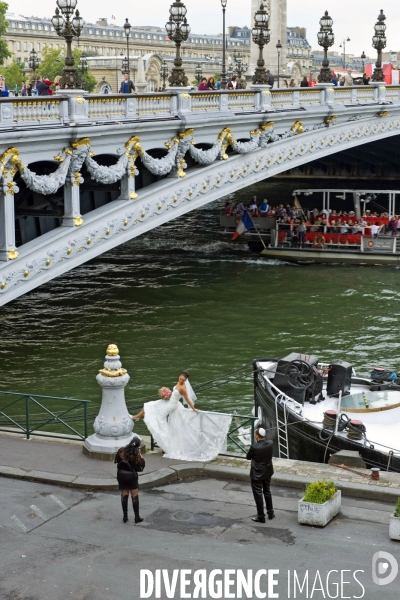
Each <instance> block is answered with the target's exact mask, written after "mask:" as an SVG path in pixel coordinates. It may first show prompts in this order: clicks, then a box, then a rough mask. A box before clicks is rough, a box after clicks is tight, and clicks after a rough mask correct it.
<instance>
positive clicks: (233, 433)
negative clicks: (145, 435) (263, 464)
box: [150, 411, 258, 456]
mask: <svg viewBox="0 0 400 600" xmlns="http://www.w3.org/2000/svg"><path fill="white" fill-rule="evenodd" d="M206 412H207V413H210V414H216V415H218V414H228V413H218V412H215V411H206ZM232 417H233V418H232V423H231V427H230V429H229V431H228V435H227V443H229V442H230V443H231V445H233V448H234V449H235V450H232V452H234V451H236V453H239V454H247V452H248V449H249V447H250V445H252V444H254V441H255V438H254V431H255V426H254V425H255V422H256V421H258V417H253V416H252V415H237V414H234V415H232ZM150 437H151V450H154V448H158V447H159V446H158V445H157V443H156V442H155V440H154V438H153V436H152V435H151V436H150ZM232 452H231V453H229V452H228V451H227V452H221V454H220V455H219V456H232Z"/></svg>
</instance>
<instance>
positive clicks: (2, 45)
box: [0, 2, 11, 65]
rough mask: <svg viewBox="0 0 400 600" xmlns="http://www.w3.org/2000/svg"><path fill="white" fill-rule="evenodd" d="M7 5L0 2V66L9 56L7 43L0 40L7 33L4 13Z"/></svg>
mask: <svg viewBox="0 0 400 600" xmlns="http://www.w3.org/2000/svg"><path fill="white" fill-rule="evenodd" d="M7 9H8V4H6V3H5V2H0V65H2V64H4V59H5V58H9V57H10V56H11V52H10V51H9V49H8V46H7V42H6V41H4V40H2V39H1V38H2V36H3V35H4V34H5V33H7V27H8V21H7V20H6V12H7Z"/></svg>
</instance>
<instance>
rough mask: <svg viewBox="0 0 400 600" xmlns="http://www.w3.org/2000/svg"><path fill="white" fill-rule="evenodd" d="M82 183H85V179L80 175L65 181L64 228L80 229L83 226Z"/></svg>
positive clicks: (77, 174)
mask: <svg viewBox="0 0 400 600" xmlns="http://www.w3.org/2000/svg"><path fill="white" fill-rule="evenodd" d="M81 183H83V177H82V176H81V174H80V173H74V174H73V175H72V176H68V177H67V179H66V181H65V184H64V217H63V222H62V225H63V227H79V226H80V225H83V219H82V215H81V194H80V187H79V186H80V184H81Z"/></svg>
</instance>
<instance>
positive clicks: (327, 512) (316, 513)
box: [298, 490, 342, 527]
mask: <svg viewBox="0 0 400 600" xmlns="http://www.w3.org/2000/svg"><path fill="white" fill-rule="evenodd" d="M341 502H342V492H341V491H340V490H338V491H337V492H336V494H335V495H334V497H333V498H331V500H327V501H326V502H324V504H315V503H314V502H304V498H302V499H301V500H299V502H298V520H299V523H301V524H303V525H314V527H325V525H326V524H327V523H329V521H330V520H331V519H333V517H334V516H335V515H337V514H338V512H340V507H341Z"/></svg>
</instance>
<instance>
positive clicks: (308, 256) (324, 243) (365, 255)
mask: <svg viewBox="0 0 400 600" xmlns="http://www.w3.org/2000/svg"><path fill="white" fill-rule="evenodd" d="M302 194H303V197H304V202H302V204H303V205H304V204H308V205H310V198H309V197H310V196H313V195H314V194H316V195H317V197H318V198H321V197H322V203H321V205H320V206H319V211H320V216H321V217H323V218H324V219H325V222H326V224H325V225H318V224H315V223H309V222H307V223H306V229H307V231H306V234H305V239H304V240H303V242H302V243H300V240H298V238H297V236H296V233H295V232H296V224H289V223H285V222H283V221H282V219H281V218H280V217H276V216H272V217H271V216H270V217H255V218H254V217H251V218H252V221H253V224H254V228H250V229H248V230H247V231H246V232H245V233H244V234H243V235H242V236H241V237H242V239H243V240H244V241H246V242H247V243H248V245H249V247H250V249H251V250H253V251H255V252H261V254H262V255H263V256H266V257H268V258H272V259H277V260H282V261H285V262H296V263H304V264H307V263H345V264H357V265H362V264H365V265H369V264H370V265H393V264H395V265H400V235H399V236H397V231H396V232H394V233H395V235H393V234H392V232H391V231H389V232H388V231H386V229H387V227H388V225H389V220H390V218H391V217H392V216H394V215H395V205H396V196H397V195H398V194H400V191H396V190H375V191H371V190H350V189H335V190H333V189H305V190H295V191H294V192H293V196H294V197H295V206H296V207H297V208H296V210H297V212H298V213H299V214H301V215H302V216H303V218H304V219H305V220H307V219H308V217H309V215H310V214H312V211H311V210H310V209H309V208H305V207H304V206H302V205H301V204H300V201H299V197H301V195H302ZM312 201H313V204H312V205H310V206H311V208H312V207H315V206H316V207H317V208H318V203H319V202H318V199H317V200H315V199H312ZM350 201H351V204H350ZM338 202H340V203H341V204H339V205H338ZM382 203H383V204H384V205H385V206H382ZM334 205H337V206H340V205H343V206H348V207H351V209H352V211H351V213H350V214H348V213H346V214H342V211H341V210H340V211H339V210H338V211H337V212H336V210H331V206H334ZM386 205H387V209H386ZM367 206H371V207H375V208H377V207H379V209H380V211H382V210H386V211H387V215H388V216H384V217H382V216H377V215H374V214H373V212H372V211H366V210H365V209H366V207H367ZM362 207H363V208H362ZM363 213H364V215H365V214H366V216H364V217H362V214H363ZM311 220H312V219H311ZM332 221H335V223H332ZM360 221H361V222H362V223H363V224H362V225H361V224H360ZM397 221H398V219H396V225H397ZM239 223H240V218H239V217H237V216H236V217H235V216H228V215H225V214H223V215H221V217H220V230H221V232H222V233H223V234H226V235H231V236H232V234H233V233H234V232H235V231H236V228H237V227H238V225H239ZM376 224H378V225H379V228H380V231H379V233H378V234H377V235H373V233H374V232H373V227H374V226H375V225H376ZM398 232H399V233H400V227H399V230H398ZM398 240H399V241H398ZM300 246H302V247H300Z"/></svg>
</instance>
